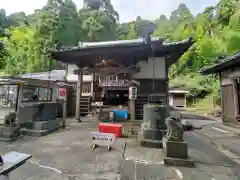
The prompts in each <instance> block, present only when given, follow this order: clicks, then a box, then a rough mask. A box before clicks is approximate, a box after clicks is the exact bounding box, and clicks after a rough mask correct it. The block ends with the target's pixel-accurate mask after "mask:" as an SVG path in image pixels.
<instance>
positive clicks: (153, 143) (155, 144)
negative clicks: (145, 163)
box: [138, 131, 162, 149]
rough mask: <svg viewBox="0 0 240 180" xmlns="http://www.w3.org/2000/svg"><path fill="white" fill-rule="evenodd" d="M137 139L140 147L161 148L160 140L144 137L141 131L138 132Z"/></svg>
mask: <svg viewBox="0 0 240 180" xmlns="http://www.w3.org/2000/svg"><path fill="white" fill-rule="evenodd" d="M138 140H139V141H140V145H141V146H142V147H148V148H159V149H161V148H162V140H161V141H160V140H152V139H146V138H144V136H143V133H142V131H139V132H138Z"/></svg>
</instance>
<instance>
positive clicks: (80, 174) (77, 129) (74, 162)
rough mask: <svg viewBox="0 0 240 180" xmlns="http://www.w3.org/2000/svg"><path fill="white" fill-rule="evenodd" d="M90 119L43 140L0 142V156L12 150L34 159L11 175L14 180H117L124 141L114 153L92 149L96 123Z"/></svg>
mask: <svg viewBox="0 0 240 180" xmlns="http://www.w3.org/2000/svg"><path fill="white" fill-rule="evenodd" d="M91 121H92V120H91V119H87V120H86V121H84V122H82V123H77V122H75V121H74V123H72V124H71V127H70V129H67V130H59V131H58V132H55V133H52V134H49V135H47V136H44V137H40V138H25V139H23V140H19V141H16V142H14V143H11V144H5V143H0V153H4V152H7V151H10V150H15V151H19V152H22V153H29V154H31V155H32V156H33V157H32V159H30V160H29V161H28V162H27V163H26V164H24V165H23V166H22V167H20V168H19V169H17V170H15V171H14V172H13V173H11V175H10V177H11V180H114V179H117V178H118V176H119V175H118V172H119V171H120V167H121V162H122V154H123V149H124V144H125V139H119V140H118V141H117V142H116V144H115V145H114V147H113V150H112V151H110V152H109V151H107V148H97V149H95V150H92V138H91V136H90V132H91V131H96V130H97V129H96V127H97V122H96V121H92V122H91Z"/></svg>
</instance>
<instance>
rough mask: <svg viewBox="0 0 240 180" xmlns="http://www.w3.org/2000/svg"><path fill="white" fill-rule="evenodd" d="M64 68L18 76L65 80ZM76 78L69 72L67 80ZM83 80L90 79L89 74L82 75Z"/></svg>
mask: <svg viewBox="0 0 240 180" xmlns="http://www.w3.org/2000/svg"><path fill="white" fill-rule="evenodd" d="M65 72H66V71H65V70H52V71H50V72H49V71H45V72H37V73H29V74H23V75H20V76H18V77H20V78H29V79H39V80H50V81H64V80H65ZM77 79H78V77H77V75H76V74H73V73H71V72H70V73H69V74H68V77H67V81H69V82H76V81H77ZM83 81H91V75H83Z"/></svg>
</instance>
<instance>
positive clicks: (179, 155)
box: [162, 117, 194, 167]
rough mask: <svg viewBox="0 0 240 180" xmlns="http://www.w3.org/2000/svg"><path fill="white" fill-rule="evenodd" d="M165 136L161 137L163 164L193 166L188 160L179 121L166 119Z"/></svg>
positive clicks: (191, 161)
mask: <svg viewBox="0 0 240 180" xmlns="http://www.w3.org/2000/svg"><path fill="white" fill-rule="evenodd" d="M166 125H167V134H166V136H165V137H163V141H162V143H163V152H164V155H165V158H164V164H166V165H177V166H189V167H192V166H194V162H193V160H191V159H189V158H188V145H187V143H186V142H184V140H183V134H184V129H183V126H182V124H181V119H180V118H176V117H168V118H167V119H166Z"/></svg>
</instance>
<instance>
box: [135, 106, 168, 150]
mask: <svg viewBox="0 0 240 180" xmlns="http://www.w3.org/2000/svg"><path fill="white" fill-rule="evenodd" d="M167 116H168V107H167V106H164V105H157V104H145V105H144V107H143V123H142V125H141V129H140V131H139V132H138V139H139V141H140V142H141V146H144V147H150V148H162V138H163V136H164V135H165V134H166V124H165V119H166V117H167Z"/></svg>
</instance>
